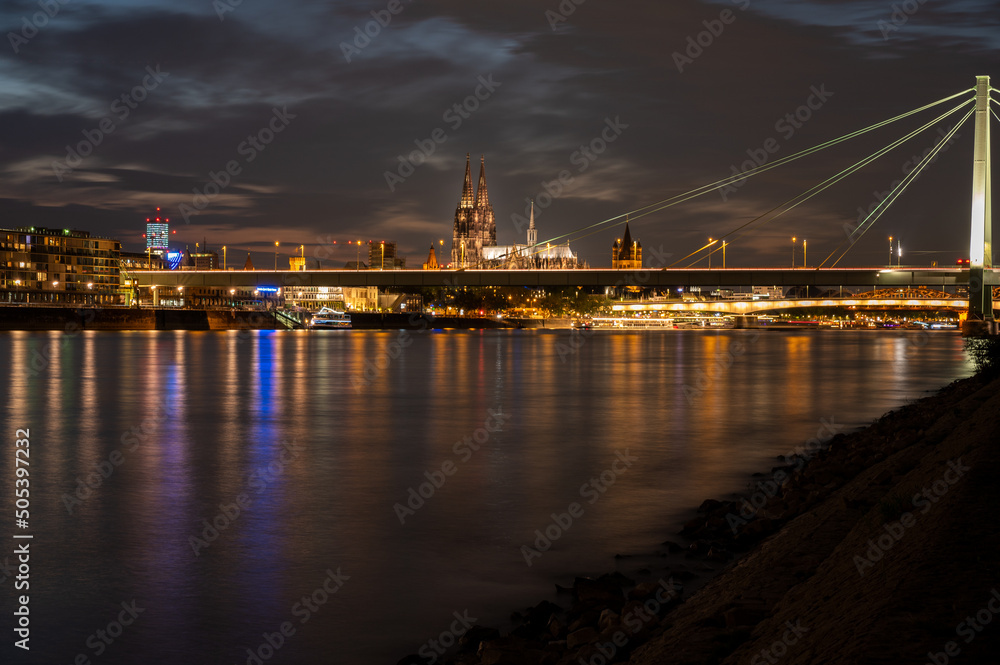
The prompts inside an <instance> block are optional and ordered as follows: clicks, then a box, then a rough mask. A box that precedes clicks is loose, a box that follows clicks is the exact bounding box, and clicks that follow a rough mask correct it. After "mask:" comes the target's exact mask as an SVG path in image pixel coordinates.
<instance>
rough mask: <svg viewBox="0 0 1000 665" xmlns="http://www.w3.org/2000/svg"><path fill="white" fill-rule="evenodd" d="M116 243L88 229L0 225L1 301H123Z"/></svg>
mask: <svg viewBox="0 0 1000 665" xmlns="http://www.w3.org/2000/svg"><path fill="white" fill-rule="evenodd" d="M120 274H121V243H120V242H118V241H117V240H114V239H112V238H99V237H97V236H91V235H90V233H89V232H87V231H76V230H71V229H46V228H40V227H31V228H19V229H0V294H2V295H0V299H2V300H3V301H5V302H22V303H39V304H43V303H74V304H117V303H121V304H124V302H125V301H124V295H122V293H121V288H120V287H121V285H120Z"/></svg>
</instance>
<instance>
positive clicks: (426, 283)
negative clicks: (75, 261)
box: [131, 268, 1000, 291]
mask: <svg viewBox="0 0 1000 665" xmlns="http://www.w3.org/2000/svg"><path fill="white" fill-rule="evenodd" d="M131 274H132V276H133V277H134V278H135V280H136V282H137V284H138V286H140V287H149V286H158V287H159V286H166V287H171V286H174V287H176V286H185V287H191V286H205V287H222V288H234V287H248V286H251V287H256V286H277V287H296V286H377V287H380V288H395V289H413V288H421V287H441V286H445V287H456V286H518V287H521V286H524V287H533V288H534V287H537V288H564V287H569V286H585V287H613V286H643V287H650V288H669V287H675V288H676V287H693V286H697V287H700V288H702V289H705V288H709V289H712V288H720V287H721V288H725V287H752V286H780V287H785V288H788V287H793V286H817V287H823V288H831V287H844V288H845V289H863V290H866V291H875V290H878V289H880V288H886V287H891V286H898V287H907V286H914V287H916V286H927V287H931V288H939V289H943V288H944V287H948V286H957V285H965V284H968V283H969V271H968V270H956V269H953V268H925V269H912V270H907V269H896V270H884V269H882V270H880V269H877V268H835V269H832V270H827V269H823V270H814V269H811V268H809V269H804V268H798V269H794V270H793V269H787V268H786V269H783V270H782V269H773V268H729V269H727V270H722V269H719V270H709V269H694V270H692V269H676V270H675V269H667V270H643V271H635V270H603V269H591V270H461V271H454V270H385V271H382V270H304V271H295V272H293V271H281V270H279V271H274V270H204V271H187V270H184V271H182V270H176V271H136V272H133V273H131ZM985 277H986V279H985V281H986V283H987V284H1000V275H998V271H996V270H987V271H986V272H985Z"/></svg>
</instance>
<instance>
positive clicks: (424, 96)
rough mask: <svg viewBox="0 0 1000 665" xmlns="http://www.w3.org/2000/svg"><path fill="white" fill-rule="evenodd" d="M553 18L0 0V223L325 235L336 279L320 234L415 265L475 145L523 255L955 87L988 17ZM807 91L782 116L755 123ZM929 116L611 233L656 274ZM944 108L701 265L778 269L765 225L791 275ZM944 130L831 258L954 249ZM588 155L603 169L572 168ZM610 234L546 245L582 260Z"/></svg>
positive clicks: (745, 3) (978, 68) (964, 84)
mask: <svg viewBox="0 0 1000 665" xmlns="http://www.w3.org/2000/svg"><path fill="white" fill-rule="evenodd" d="M46 1H47V2H48V4H49V9H48V11H49V13H53V14H54V15H53V16H51V17H49V16H47V15H45V14H44V13H40V12H44V10H43V9H42V7H41V5H45V4H46ZM575 1H576V3H579V4H575V3H574V2H573V1H572V0H562V2H561V3H560V2H559V0H548V1H546V2H528V1H525V0H504V1H503V2H468V1H461V2H459V1H458V0H415V1H413V2H409V1H407V0H392V1H390V0H372V1H369V2H355V1H351V2H308V1H303V0H286V1H283V2H280V3H278V2H267V3H265V2H263V1H261V0H242V2H240V0H228V2H227V1H226V0H216V1H215V2H213V1H212V0H169V1H168V0H105V1H97V2H94V1H85V0H79V1H78V0H66V1H65V2H63V3H62V4H60V2H59V0H42V2H41V3H38V2H20V1H17V2H15V1H11V0H6V1H5V2H4V3H2V6H0V22H2V25H3V32H4V34H5V39H4V42H5V43H4V45H3V47H2V48H0V54H2V55H0V169H2V177H0V226H2V227H12V226H13V227H17V226H49V227H55V228H66V227H74V228H81V229H85V230H89V231H91V232H93V233H96V234H99V235H106V236H114V237H117V238H119V239H120V240H121V241H122V242H123V244H124V246H125V248H126V249H132V250H140V249H142V248H143V247H144V244H143V243H144V241H143V238H142V233H143V231H144V223H145V218H146V217H147V216H149V214H150V212H151V211H152V210H154V209H155V207H156V206H160V207H161V208H162V209H163V212H164V214H165V215H166V216H169V217H170V218H171V222H172V223H173V224H174V228H175V229H176V231H177V233H176V235H174V236H173V238H174V241H175V244H176V246H178V247H181V248H183V247H184V246H185V245H190V246H191V248H192V249H193V248H194V243H195V242H196V241H197V242H201V241H202V240H203V239H207V241H208V243H209V245H211V246H212V247H218V246H221V245H223V244H225V245H228V246H229V248H230V254H229V258H230V262H232V260H233V251H234V250H235V248H249V249H251V250H253V251H254V252H255V257H256V256H257V254H258V253H260V256H259V258H258V259H257V261H258V263H259V265H264V266H266V265H268V264H269V263H270V261H269V260H265V259H270V257H271V253H272V252H273V251H274V242H275V241H276V240H277V241H280V243H281V248H280V250H281V252H282V253H291V252H292V251H293V249H294V248H295V247H297V246H298V245H299V244H305V245H306V252H307V255H315V254H316V252H317V250H318V248H319V246H320V245H323V244H329V243H330V242H332V241H333V240H336V241H338V245H337V249H336V250H335V251H333V252H332V258H330V259H329V260H327V261H325V262H324V266H329V267H334V266H336V267H340V266H342V265H343V263H344V262H346V261H349V260H354V257H355V250H354V249H353V248H352V247H347V246H344V245H343V243H346V241H348V240H358V239H363V240H369V239H374V240H376V241H379V240H394V241H397V242H398V243H399V251H400V254H401V255H403V256H406V257H407V259H408V265H410V266H411V267H412V266H418V267H419V264H420V263H422V262H423V261H424V260H425V258H426V255H427V248H428V246H429V245H430V244H431V243H434V244H435V245H436V246H438V247H439V248H440V245H438V241H439V240H442V239H443V240H444V241H445V245H444V249H445V250H446V251H447V250H448V249H449V248H450V239H451V230H452V220H453V216H454V212H455V207H456V205H457V203H458V200H459V196H460V194H461V186H462V177H463V170H464V166H465V156H466V153H472V156H473V170H474V173H473V177H474V178H475V177H476V176H477V175H478V168H479V157H480V155H482V154H485V155H486V165H487V177H488V185H489V192H490V198H491V201H492V203H493V206H494V210H495V212H496V220H497V238H498V241H499V243H500V244H507V243H512V242H524V233H523V230H522V229H523V225H522V224H520V223H519V222H518V221H517V219H516V217H512V216H515V215H520V214H523V213H524V211H525V207H526V201H527V200H528V199H530V198H532V197H534V198H535V199H536V200H538V201H539V203H540V204H541V203H542V202H544V203H547V205H546V206H545V207H544V208H540V209H539V210H538V211H537V222H538V227H539V239H540V240H543V241H544V240H548V239H550V238H553V237H555V236H560V235H562V234H564V233H567V232H570V231H572V230H574V229H578V228H581V227H584V226H588V225H590V224H593V223H596V222H600V221H602V220H605V219H608V218H610V217H613V216H615V215H618V214H622V213H625V212H627V211H630V210H634V209H636V208H640V207H642V206H644V205H647V204H649V203H652V202H654V201H657V200H660V199H664V198H667V197H670V196H673V195H676V194H679V193H682V192H685V191H687V190H689V189H692V188H694V187H697V186H700V185H703V184H706V183H709V182H712V181H715V180H718V179H720V178H722V177H725V176H727V175H729V174H730V173H731V172H732V167H733V166H734V165H735V166H736V167H737V168H739V166H740V165H741V164H743V163H744V162H745V161H746V160H747V159H748V154H751V155H752V154H754V153H755V152H756V153H757V154H760V150H761V149H762V147H763V146H765V144H766V142H768V140H769V139H771V140H772V141H771V142H770V143H769V144H768V145H770V147H771V148H772V151H773V152H772V154H771V155H770V156H769V160H771V161H773V160H774V159H778V158H780V157H784V156H788V155H791V154H793V153H795V152H797V151H800V150H803V149H806V148H809V147H812V146H814V145H816V144H819V143H822V142H824V141H827V140H830V139H833V138H836V137H838V136H841V135H843V134H845V133H847V132H850V131H853V130H855V129H860V128H862V127H866V126H868V125H870V124H873V123H875V122H878V121H881V120H884V119H887V118H889V117H892V116H895V115H898V114H900V113H904V112H906V111H909V110H911V109H914V108H916V107H918V106H921V105H923V104H926V103H929V102H933V101H937V100H939V99H941V98H943V97H946V96H948V95H951V94H953V93H957V92H960V91H962V90H964V89H971V88H972V86H973V85H974V83H975V76H976V75H991V74H992V75H994V76H996V77H998V78H995V79H994V85H998V83H997V82H998V81H1000V71H997V70H996V68H995V66H994V65H995V63H996V62H997V61H998V56H1000V11H998V9H1000V7H998V3H997V2H995V1H994V2H988V1H980V0H959V1H957V2H948V3H945V2H940V1H938V0H926V2H921V1H920V0H907V1H906V2H899V3H896V4H895V5H893V3H890V2H888V1H885V0H880V1H878V2H875V1H871V2H869V1H860V2H833V1H829V0H807V1H804V2H803V1H800V0H794V1H793V0H767V1H765V0H738V1H735V2H712V3H707V2H695V1H691V0H671V1H670V2H664V1H663V0H648V1H647V0H630V1H628V2H610V1H609V0H575ZM372 12H375V15H374V16H373V14H372ZM393 12H395V13H393ZM43 19H44V20H43ZM378 21H381V22H382V23H385V25H384V26H383V25H380V24H379V23H378ZM366 28H367V29H368V32H369V35H374V36H367V35H364V32H365V30H366ZM713 33H715V34H713ZM359 34H360V35H363V36H359ZM689 38H690V40H689ZM699 40H700V41H701V42H702V44H703V46H698V45H697V43H698V41H699ZM692 44H695V45H694V46H692ZM705 44H707V45H705ZM477 94H478V98H477V96H476V95H477ZM968 96H969V98H971V96H972V95H971V92H970V93H969V95H968ZM810 102H811V103H812V104H813V107H814V108H813V109H810V110H808V111H804V110H800V117H802V115H806V116H808V118H807V119H806V120H805V121H804V122H800V121H798V120H797V121H796V122H795V123H790V122H789V121H788V120H787V119H786V120H784V122H782V121H783V119H785V116H786V114H788V113H793V114H794V113H795V112H796V110H797V109H799V107H801V106H803V105H805V104H808V103H810ZM955 104H957V101H956V102H955V103H952V104H949V105H943V106H941V107H936V109H937V112H936V113H935V112H934V111H931V112H924V113H923V114H920V115H918V116H914V117H911V118H908V119H906V120H903V121H900V122H898V123H895V124H893V125H891V126H889V127H887V128H884V129H882V130H879V131H877V132H874V133H872V134H869V135H866V136H864V137H861V138H859V139H855V140H853V141H850V142H847V143H845V144H843V145H841V146H838V147H836V148H834V149H831V150H827V151H824V152H822V153H819V154H818V155H814V156H811V157H809V158H807V159H803V160H799V161H796V162H795V163H794V164H790V165H788V166H785V167H782V168H778V169H775V170H774V171H769V172H767V173H764V174H762V175H760V176H758V177H756V178H753V179H749V180H747V181H746V183H745V184H744V185H742V186H741V187H739V188H738V189H736V190H735V191H730V192H728V193H727V195H726V198H727V200H726V201H723V197H722V196H721V195H720V194H719V193H717V192H713V193H710V194H708V195H706V196H704V197H701V198H698V199H695V200H693V201H690V202H688V203H686V204H684V205H681V206H677V207H673V208H670V209H668V210H665V211H662V212H660V213H657V214H654V215H649V216H646V217H643V218H642V219H638V220H636V221H634V222H633V223H632V224H631V226H632V233H633V236H638V237H639V238H640V239H641V241H642V243H643V245H644V247H647V248H658V247H662V248H663V251H664V252H667V253H670V254H672V256H673V258H674V259H679V258H681V257H682V256H684V255H686V254H687V253H688V252H690V251H692V250H694V249H696V248H697V247H699V246H700V245H702V244H704V243H705V242H706V240H707V238H708V237H709V236H713V237H719V236H720V235H722V234H723V233H726V232H727V231H729V230H731V229H733V228H735V227H736V226H738V225H740V224H743V223H745V222H746V221H749V220H750V219H752V218H753V217H755V216H757V215H759V214H761V213H763V212H765V211H767V210H769V209H771V208H772V207H774V206H776V205H778V204H780V203H782V202H783V201H785V200H787V199H790V198H792V197H793V196H795V195H796V194H799V193H801V192H802V191H804V190H806V189H808V188H809V187H811V186H812V185H814V184H816V183H817V182H819V181H821V180H823V179H825V178H827V177H829V176H831V175H833V174H834V173H836V172H838V171H840V170H841V169H843V168H845V167H847V166H848V165H850V164H852V163H854V162H856V161H857V160H859V159H861V158H863V157H864V156H866V155H868V154H870V153H871V152H873V151H874V150H875V149H877V148H878V147H881V146H882V145H884V144H886V143H888V142H890V141H892V140H894V139H896V138H899V137H900V136H902V135H903V134H905V133H907V132H909V131H911V130H912V129H914V128H916V127H917V126H919V125H920V124H922V123H923V122H928V121H930V120H931V119H932V118H933V117H935V116H936V115H938V114H939V113H942V112H943V111H944V110H946V108H951V107H952V106H954V105H955ZM456 105H458V106H457V108H456ZM958 117H959V116H953V118H954V120H953V121H951V123H949V121H941V122H939V123H938V124H937V125H936V126H935V127H934V128H931V129H929V130H928V131H927V132H925V133H924V134H922V135H920V136H918V137H916V138H914V139H913V140H912V141H910V142H909V143H907V144H906V145H905V146H903V147H901V148H900V149H898V150H897V151H895V152H893V153H890V154H888V155H887V156H885V157H883V158H882V159H881V160H879V161H878V162H876V163H875V164H873V165H872V166H869V167H868V168H866V169H865V170H864V171H862V172H861V173H859V174H856V175H854V176H852V177H851V178H849V179H847V180H845V181H844V182H842V183H840V184H839V185H837V186H836V187H834V188H832V189H831V190H830V191H827V192H825V193H824V194H821V195H820V196H818V197H816V198H814V199H812V200H810V201H809V202H807V203H805V204H803V205H802V206H800V207H798V208H796V209H795V210H794V211H793V212H791V213H788V214H787V215H785V216H784V217H782V218H779V219H777V220H775V221H774V222H771V223H769V224H767V225H766V226H764V227H763V228H762V229H760V230H759V231H757V232H756V233H754V234H752V235H747V236H744V237H742V238H739V239H737V240H736V241H735V242H734V243H733V245H732V246H731V247H730V248H729V249H728V262H729V265H762V264H769V265H787V264H788V262H789V260H790V258H791V257H790V252H791V237H792V236H797V237H798V238H800V239H801V238H803V237H805V238H807V239H808V243H809V244H808V247H809V262H810V264H815V263H817V262H818V261H819V260H821V259H822V258H823V257H825V256H826V255H827V254H828V253H830V252H831V251H833V250H834V248H835V247H836V246H837V245H838V244H840V243H841V242H842V241H844V239H845V238H846V233H845V230H844V228H845V225H850V227H853V226H855V225H856V224H857V221H858V216H859V209H862V210H866V209H868V208H870V207H871V206H872V205H873V204H874V203H875V202H876V201H877V198H876V193H878V192H882V191H885V190H888V189H889V188H890V187H891V186H892V185H893V182H894V181H896V180H898V179H900V178H901V177H902V176H903V174H904V169H905V168H906V165H907V164H909V163H910V162H911V158H912V157H913V155H914V154H920V153H922V152H923V151H924V150H925V149H926V148H930V147H932V146H933V145H934V144H935V143H936V141H937V140H938V138H939V136H940V134H939V133H938V132H937V131H936V130H937V129H938V128H940V129H941V131H942V132H943V131H946V130H947V129H948V128H950V126H951V124H953V123H954V121H957V119H958ZM993 122H994V125H993V127H994V128H995V129H994V131H996V129H1000V128H998V124H997V123H996V121H995V120H994V121H993ZM262 130H264V131H263V132H262ZM436 130H438V131H436ZM272 132H273V133H272ZM602 134H603V138H601V137H602ZM251 137H257V138H252V140H250V139H251ZM435 138H437V139H438V140H437V141H435ZM972 138H973V131H972V125H971V123H966V124H965V125H964V126H963V127H962V129H960V130H959V135H958V137H957V140H956V141H955V142H954V144H953V145H951V146H950V147H949V148H948V150H947V152H944V153H942V154H941V156H940V158H939V159H938V160H937V161H936V162H935V163H934V164H932V165H930V166H929V167H928V169H927V170H926V171H925V172H924V173H923V174H922V175H921V177H920V180H919V181H918V182H917V183H916V184H915V185H914V186H913V187H911V188H910V189H908V190H907V191H906V192H905V193H904V195H903V196H902V197H901V198H900V200H899V202H898V203H897V204H896V205H894V206H893V207H892V209H890V211H889V212H888V213H886V215H885V216H884V217H883V218H882V219H881V220H879V222H878V223H877V224H876V225H875V227H874V228H873V229H872V230H871V231H870V232H868V234H867V235H865V236H864V238H863V239H862V240H861V241H860V242H859V244H858V246H857V247H856V248H855V249H854V250H853V251H852V252H851V253H850V254H849V255H848V258H846V259H845V260H844V261H845V262H844V263H842V265H845V264H846V265H872V264H877V263H885V262H886V261H887V260H888V236H889V235H893V236H896V237H900V238H902V244H903V250H904V257H903V263H904V264H905V263H918V264H925V265H930V263H931V262H932V261H939V262H940V263H942V264H954V262H955V259H956V258H959V257H961V256H967V254H968V238H969V209H970V200H971V171H972ZM606 139H613V140H607V141H606V142H605V140H606ZM265 140H270V142H268V143H266V144H265V143H263V141H265ZM592 142H594V143H592ZM81 145H82V147H80V146H81ZM420 145H422V146H423V148H422V150H423V153H431V154H429V155H427V156H426V158H425V155H424V154H422V153H418V154H416V155H414V154H413V153H414V151H417V150H421V148H419V146H420ZM590 145H595V146H596V148H598V149H603V152H601V153H600V154H595V153H590V154H589V155H588V154H585V153H584V152H581V151H580V149H581V147H583V146H590ZM67 148H69V149H70V150H68V149H67ZM748 151H750V152H749V153H748ZM77 153H79V154H80V157H79V159H78V158H77V157H76V154H77ZM83 153H87V154H86V156H83ZM401 155H402V156H403V158H404V159H406V160H407V162H408V164H407V165H405V166H404V165H402V164H401V162H400V158H399V156H401ZM414 162H415V165H414ZM227 165H228V166H229V167H230V169H231V172H232V173H225V172H226V169H227ZM411 169H412V173H411ZM224 173H225V175H220V174H224ZM561 173H562V175H563V182H562V183H559V177H560V174H561ZM210 174H215V179H216V181H217V182H219V183H222V184H223V185H224V186H221V187H218V190H219V191H218V193H217V194H216V193H215V190H216V187H215V186H214V185H213V180H212V178H211V176H210ZM387 174H392V175H391V176H390V175H387ZM403 176H405V177H403ZM227 181H228V182H227ZM553 181H555V183H556V184H552V183H553ZM543 183H549V187H548V189H549V192H548V193H547V192H546V187H545V184H543ZM195 191H197V192H201V193H207V194H209V196H207V197H205V198H200V197H196V195H195ZM182 206H186V207H187V208H184V207H182ZM199 206H200V207H201V209H200V210H199V209H198V207H199ZM185 214H186V216H187V217H188V221H187V222H186V221H185V219H184V217H185ZM620 231H621V229H620V227H619V228H613V227H611V226H607V227H604V228H602V229H601V230H599V231H598V232H597V233H594V234H593V235H589V236H587V237H584V238H581V239H578V240H575V241H574V242H573V247H574V248H575V249H576V250H578V251H579V252H580V255H581V258H582V259H585V260H587V261H589V262H590V264H591V265H592V266H594V267H600V266H606V265H610V245H611V243H612V242H613V240H614V238H615V237H616V234H620ZM322 254H323V255H331V253H330V251H329V250H325V251H323V252H322ZM237 255H239V252H237ZM671 260H673V259H671ZM715 260H716V259H713V261H715ZM796 262H797V263H800V262H801V246H800V249H799V254H798V258H797V260H796ZM285 265H287V264H285Z"/></svg>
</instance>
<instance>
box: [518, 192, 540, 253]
mask: <svg viewBox="0 0 1000 665" xmlns="http://www.w3.org/2000/svg"><path fill="white" fill-rule="evenodd" d="M521 219H524V218H523V217H522V218H521ZM537 244H538V229H536V228H535V200H534V199H531V218H530V219H529V220H528V247H529V248H530V247H534V246H535V245H537Z"/></svg>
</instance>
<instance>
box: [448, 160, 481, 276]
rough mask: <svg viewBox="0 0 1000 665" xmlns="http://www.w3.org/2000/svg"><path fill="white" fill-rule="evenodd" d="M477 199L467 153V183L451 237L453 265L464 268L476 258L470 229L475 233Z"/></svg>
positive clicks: (463, 189)
mask: <svg viewBox="0 0 1000 665" xmlns="http://www.w3.org/2000/svg"><path fill="white" fill-rule="evenodd" d="M475 208H476V201H475V197H474V196H473V193H472V171H471V170H470V168H469V154H468V153H466V155H465V184H464V185H463V186H462V198H461V199H459V201H458V208H456V209H455V231H454V234H453V236H452V239H451V265H452V266H453V267H455V268H464V267H466V266H467V265H469V262H470V260H474V253H475V246H474V245H470V243H469V240H470V237H469V236H470V231H472V232H473V236H474V235H475V232H474V227H475V225H476V219H475V212H476V210H475Z"/></svg>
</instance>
